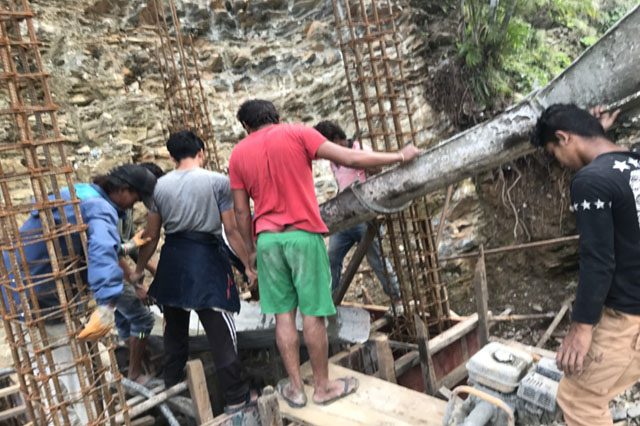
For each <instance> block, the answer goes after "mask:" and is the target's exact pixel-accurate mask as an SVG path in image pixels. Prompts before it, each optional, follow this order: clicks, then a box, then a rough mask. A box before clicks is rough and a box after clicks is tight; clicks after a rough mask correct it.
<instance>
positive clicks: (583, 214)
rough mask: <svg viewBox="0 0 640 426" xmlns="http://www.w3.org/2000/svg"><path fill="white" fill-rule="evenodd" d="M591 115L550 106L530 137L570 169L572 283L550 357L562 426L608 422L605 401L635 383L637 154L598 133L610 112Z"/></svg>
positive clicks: (639, 214)
mask: <svg viewBox="0 0 640 426" xmlns="http://www.w3.org/2000/svg"><path fill="white" fill-rule="evenodd" d="M593 113H594V115H595V116H594V115H592V114H589V112H587V111H585V110H583V109H580V108H578V107H577V106H575V105H562V104H557V105H552V106H550V107H549V108H547V109H546V110H545V111H544V112H543V113H542V115H541V117H540V118H539V119H538V122H537V124H536V126H535V129H534V130H533V132H532V138H531V142H532V144H533V145H534V146H536V147H540V148H544V149H545V150H546V151H547V152H548V153H549V154H551V155H553V156H554V157H555V158H556V159H557V160H558V161H559V162H560V164H562V165H563V166H565V167H568V168H570V169H573V170H576V171H577V173H576V175H575V176H574V178H573V180H572V182H571V203H572V205H571V209H572V210H573V211H574V212H575V215H576V223H577V227H578V232H579V234H580V248H579V253H580V261H579V266H580V273H579V282H578V288H577V291H576V299H575V302H574V306H573V311H572V322H571V325H570V327H569V331H568V333H567V335H566V337H565V338H564V339H563V341H562V345H561V346H560V350H559V351H558V354H557V359H556V361H557V363H558V367H559V368H561V369H562V370H563V371H564V372H565V377H564V378H563V379H562V380H561V381H560V386H559V389H558V404H559V405H560V407H561V408H562V411H563V412H564V417H565V420H566V422H567V424H568V425H570V426H575V425H582V426H586V425H589V426H599V425H611V424H613V421H612V418H611V413H610V411H609V402H610V401H611V399H613V398H614V397H615V396H616V395H618V394H620V393H622V392H623V391H624V390H625V389H627V388H628V387H630V386H632V385H633V384H634V383H636V382H637V381H638V379H640V334H639V332H640V263H639V259H640V244H638V242H639V241H640V155H638V154H635V153H632V152H629V151H628V150H627V149H626V148H624V147H621V146H617V145H615V144H614V143H613V142H612V141H611V140H610V139H609V138H608V137H607V136H606V134H605V131H606V130H607V129H608V128H609V127H610V126H611V124H612V123H613V121H614V120H615V118H616V116H617V112H616V113H613V114H609V113H601V111H600V109H598V108H596V109H595V110H594V111H593Z"/></svg>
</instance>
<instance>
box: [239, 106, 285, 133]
mask: <svg viewBox="0 0 640 426" xmlns="http://www.w3.org/2000/svg"><path fill="white" fill-rule="evenodd" d="M236 117H237V118H238V120H239V121H240V122H241V123H244V125H245V126H247V127H249V128H250V129H253V130H256V129H259V128H260V127H261V126H264V125H265V124H278V123H279V122H280V115H279V114H278V110H277V109H276V107H275V105H274V104H273V102H270V101H265V100H263V99H251V100H249V101H245V102H244V103H243V104H242V105H240V109H238V114H237V116H236Z"/></svg>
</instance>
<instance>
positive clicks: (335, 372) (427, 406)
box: [279, 363, 446, 426]
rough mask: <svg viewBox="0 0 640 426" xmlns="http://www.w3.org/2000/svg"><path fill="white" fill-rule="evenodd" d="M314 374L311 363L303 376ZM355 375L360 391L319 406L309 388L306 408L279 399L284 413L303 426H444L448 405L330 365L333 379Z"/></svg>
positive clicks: (304, 366)
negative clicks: (289, 404)
mask: <svg viewBox="0 0 640 426" xmlns="http://www.w3.org/2000/svg"><path fill="white" fill-rule="evenodd" d="M309 374H311V368H310V366H309V363H305V364H304V365H303V366H302V375H303V376H306V375H309ZM345 376H352V377H356V378H357V379H358V381H359V382H360V387H359V388H358V390H357V391H356V392H355V393H354V394H352V395H349V396H347V397H345V398H343V399H340V400H338V401H336V402H334V403H332V404H329V405H326V406H322V405H317V404H315V403H314V402H313V400H312V395H313V388H311V387H310V386H305V391H306V393H307V395H308V397H309V403H308V404H307V405H306V406H305V407H304V408H291V407H289V406H288V405H287V403H286V402H284V401H283V400H282V399H281V398H279V402H280V411H281V412H282V414H283V416H284V417H285V418H286V419H289V420H291V421H294V422H296V423H300V424H303V425H331V426H364V425H367V426H369V425H371V426H382V425H394V426H396V425H397V426H409V425H426V426H431V425H433V426H436V425H437V426H440V425H442V419H443V417H444V410H445V408H446V402H444V401H442V400H439V399H437V398H433V397H431V396H429V395H425V394H423V393H420V392H416V391H413V390H411V389H408V388H405V387H402V386H399V385H396V384H393V383H389V382H386V381H384V380H381V379H378V378H375V377H371V376H367V375H365V374H361V373H358V372H356V371H353V370H349V369H346V368H343V367H340V366H337V365H333V364H329V377H330V378H332V379H336V378H338V377H345Z"/></svg>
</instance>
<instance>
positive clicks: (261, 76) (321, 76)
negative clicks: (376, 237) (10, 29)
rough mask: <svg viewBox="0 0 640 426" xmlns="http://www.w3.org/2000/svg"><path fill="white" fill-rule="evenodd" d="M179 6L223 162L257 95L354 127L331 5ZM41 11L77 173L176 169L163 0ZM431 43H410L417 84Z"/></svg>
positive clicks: (422, 113)
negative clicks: (146, 164) (160, 28)
mask: <svg viewBox="0 0 640 426" xmlns="http://www.w3.org/2000/svg"><path fill="white" fill-rule="evenodd" d="M176 6H177V13H178V15H179V18H180V23H181V26H182V30H183V32H184V33H186V34H190V35H192V36H193V37H194V41H195V47H196V50H197V55H198V60H199V67H200V70H201V74H202V82H203V85H204V88H205V92H206V97H207V102H208V109H209V111H210V115H211V120H212V123H213V126H214V131H215V133H216V139H217V143H218V147H219V151H220V153H221V155H222V157H223V158H224V161H223V162H224V163H226V160H227V159H228V156H229V154H230V152H231V149H232V148H233V144H234V143H235V142H237V141H238V140H239V139H240V138H242V137H243V135H244V131H243V129H242V128H241V126H240V125H239V123H238V122H237V120H236V119H235V113H236V111H237V109H238V107H239V105H240V104H241V103H242V102H243V101H244V100H247V99H251V98H265V99H270V100H273V101H274V103H275V104H276V106H277V107H278V109H279V110H280V113H281V117H282V118H283V119H284V120H285V121H301V122H304V123H307V124H311V125H312V124H314V123H315V122H317V121H318V120H320V119H323V118H330V119H334V120H337V121H339V122H341V123H342V124H343V125H344V127H345V130H347V132H348V133H349V134H352V133H353V131H354V129H355V127H354V125H353V119H352V113H351V105H350V103H349V101H348V92H347V85H346V81H345V78H344V68H343V64H342V60H341V52H340V49H339V46H338V42H337V40H336V39H335V32H334V31H333V20H334V18H333V9H332V4H331V2H330V1H326V0H302V1H284V0H268V1H250V0H249V1H245V0H235V1H222V0H212V1H210V0H176ZM32 7H33V9H34V11H35V12H36V14H37V33H38V37H39V40H40V41H41V42H42V43H43V49H42V52H43V58H44V60H45V67H46V68H47V70H48V71H49V72H51V73H52V77H53V78H52V91H53V92H54V93H55V98H56V100H57V102H58V103H59V105H60V106H61V112H60V114H59V118H60V125H61V128H62V130H63V133H64V134H65V136H67V137H68V139H69V154H70V156H71V157H72V160H73V161H74V162H75V164H76V168H77V170H78V176H79V179H80V180H87V179H89V178H90V176H92V175H94V174H97V173H103V172H105V171H107V170H108V169H109V168H111V167H113V166H114V165H116V164H119V163H124V162H129V161H139V160H148V161H156V162H158V163H159V164H160V165H161V166H162V167H164V168H165V169H170V168H171V167H172V163H171V160H170V158H169V157H168V155H167V153H166V150H165V149H164V141H165V138H166V136H167V135H166V134H165V130H164V129H163V123H164V122H165V121H166V119H167V112H166V111H165V110H164V108H163V106H164V93H163V89H162V80H161V76H160V74H159V66H158V60H157V58H156V50H155V49H156V46H157V43H158V38H157V37H156V35H155V34H154V32H153V31H152V27H151V25H152V24H153V19H154V14H153V1H152V0H132V1H123V0H73V1H72V0H60V1H56V2H46V1H42V0H33V1H32ZM167 11H168V8H167ZM405 16H406V17H405V18H403V19H402V20H401V25H400V31H402V32H403V33H406V34H417V33H418V32H417V31H415V30H416V29H415V28H414V24H412V21H411V20H410V19H409V17H411V12H410V11H409V10H407V11H406V13H405ZM424 47H425V46H424V42H423V41H422V40H421V39H420V38H419V37H416V36H410V37H407V38H406V40H405V49H406V52H405V55H406V57H407V58H408V67H407V70H408V73H409V79H410V80H411V81H412V82H413V83H415V86H416V87H417V86H418V83H419V82H420V81H421V78H423V76H421V75H420V71H421V70H424V69H426V68H425V66H424V62H423V60H422V55H421V53H420V52H421V51H422V49H424ZM417 96H420V93H417ZM418 104H419V105H424V106H425V107H422V108H420V109H419V110H418V111H417V113H416V115H417V116H416V119H417V120H416V121H417V122H418V123H420V122H423V123H427V126H426V127H430V126H431V125H433V122H434V120H433V119H432V117H430V116H428V115H431V114H432V112H431V110H430V108H428V105H426V103H425V102H418ZM316 169H317V170H316V175H317V177H318V184H317V189H318V196H319V200H320V202H322V201H324V200H326V199H327V198H329V197H332V196H333V195H335V192H336V187H335V184H334V183H333V180H332V178H331V174H330V170H329V167H328V165H326V164H322V163H320V164H319V165H317V166H316Z"/></svg>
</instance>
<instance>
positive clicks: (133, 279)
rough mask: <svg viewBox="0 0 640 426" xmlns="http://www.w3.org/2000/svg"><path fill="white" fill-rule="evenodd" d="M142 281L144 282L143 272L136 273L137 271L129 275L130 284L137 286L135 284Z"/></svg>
mask: <svg viewBox="0 0 640 426" xmlns="http://www.w3.org/2000/svg"><path fill="white" fill-rule="evenodd" d="M142 280H144V271H142V272H138V271H134V272H131V274H130V275H129V280H128V281H129V282H130V283H131V284H134V285H135V284H137V283H141V282H142Z"/></svg>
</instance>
